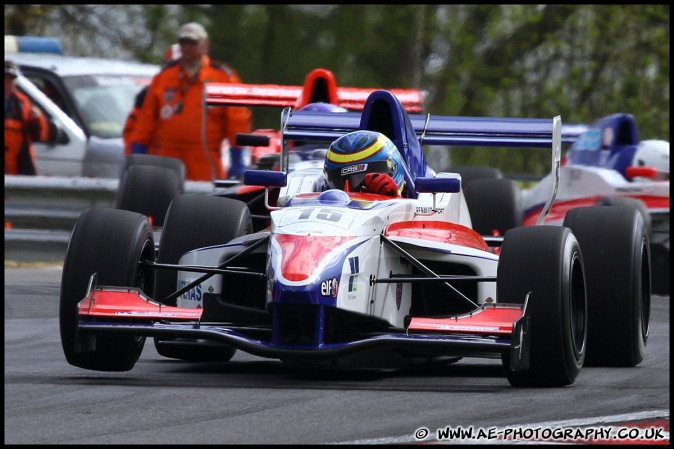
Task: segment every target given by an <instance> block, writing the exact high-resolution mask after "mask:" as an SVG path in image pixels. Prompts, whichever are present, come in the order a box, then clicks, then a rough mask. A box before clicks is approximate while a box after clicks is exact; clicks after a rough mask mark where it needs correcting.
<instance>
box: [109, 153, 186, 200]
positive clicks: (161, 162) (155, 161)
mask: <svg viewBox="0 0 674 449" xmlns="http://www.w3.org/2000/svg"><path fill="white" fill-rule="evenodd" d="M134 165H151V166H154V167H164V168H170V169H171V170H173V171H174V172H175V173H176V176H177V177H178V179H179V187H180V193H183V192H184V191H185V177H186V173H187V169H186V168H185V163H184V162H183V161H181V160H180V159H178V158H175V157H168V156H158V155H156V154H129V155H127V156H126V157H125V158H124V167H123V168H122V174H124V172H125V171H126V170H127V169H128V168H129V167H132V166H134Z"/></svg>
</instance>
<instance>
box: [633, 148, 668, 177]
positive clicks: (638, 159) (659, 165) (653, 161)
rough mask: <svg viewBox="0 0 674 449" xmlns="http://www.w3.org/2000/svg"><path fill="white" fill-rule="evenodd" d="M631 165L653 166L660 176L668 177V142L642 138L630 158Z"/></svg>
mask: <svg viewBox="0 0 674 449" xmlns="http://www.w3.org/2000/svg"><path fill="white" fill-rule="evenodd" d="M632 166H633V167H653V168H655V169H656V170H657V172H658V175H659V177H660V178H663V177H665V178H667V179H669V142H667V141H666V140H642V141H641V142H639V145H638V146H637V151H636V152H635V153H634V158H633V159H632Z"/></svg>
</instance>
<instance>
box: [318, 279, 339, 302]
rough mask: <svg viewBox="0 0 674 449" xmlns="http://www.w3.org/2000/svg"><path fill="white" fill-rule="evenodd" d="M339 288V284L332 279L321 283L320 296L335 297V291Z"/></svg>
mask: <svg viewBox="0 0 674 449" xmlns="http://www.w3.org/2000/svg"><path fill="white" fill-rule="evenodd" d="M338 288H339V282H338V281H337V279H336V278H333V279H331V280H329V281H323V282H321V295H323V296H332V297H334V298H336V297H337V289H338Z"/></svg>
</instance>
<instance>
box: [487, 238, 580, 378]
mask: <svg viewBox="0 0 674 449" xmlns="http://www.w3.org/2000/svg"><path fill="white" fill-rule="evenodd" d="M497 279H498V280H497V298H498V301H499V302H507V303H518V304H523V303H524V300H525V298H526V296H527V294H529V300H528V303H527V315H528V316H529V317H530V321H529V327H528V332H529V344H530V346H529V350H530V353H529V367H528V369H524V370H520V371H515V369H514V368H512V367H511V364H510V356H509V354H504V356H503V358H502V360H503V365H504V368H505V371H506V376H507V377H508V381H509V382H510V384H511V385H513V386H516V387H527V386H550V387H560V386H564V385H570V384H572V383H573V382H574V381H575V379H576V377H577V376H578V373H579V372H580V370H581V368H582V366H583V363H584V360H585V348H586V339H587V303H586V296H585V280H584V272H583V258H582V256H581V253H580V245H579V244H578V241H577V240H576V238H575V237H574V235H573V233H572V232H571V231H570V230H569V229H567V228H564V227H561V226H527V227H520V228H516V229H512V230H510V231H508V232H507V233H506V235H505V237H504V241H503V246H502V248H501V254H500V257H499V263H498V271H497ZM515 337H516V336H514V338H515Z"/></svg>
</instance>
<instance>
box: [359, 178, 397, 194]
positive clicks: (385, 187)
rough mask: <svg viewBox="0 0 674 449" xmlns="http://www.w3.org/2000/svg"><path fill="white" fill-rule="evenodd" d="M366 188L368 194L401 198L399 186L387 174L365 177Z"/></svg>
mask: <svg viewBox="0 0 674 449" xmlns="http://www.w3.org/2000/svg"><path fill="white" fill-rule="evenodd" d="M365 188H366V189H367V192H368V193H374V194H376V195H386V196H393V197H399V196H400V192H399V191H398V185H397V184H396V182H395V181H394V180H393V178H391V176H389V175H387V174H385V173H368V174H367V175H365Z"/></svg>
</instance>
